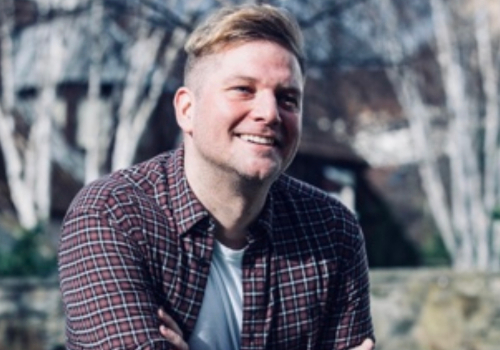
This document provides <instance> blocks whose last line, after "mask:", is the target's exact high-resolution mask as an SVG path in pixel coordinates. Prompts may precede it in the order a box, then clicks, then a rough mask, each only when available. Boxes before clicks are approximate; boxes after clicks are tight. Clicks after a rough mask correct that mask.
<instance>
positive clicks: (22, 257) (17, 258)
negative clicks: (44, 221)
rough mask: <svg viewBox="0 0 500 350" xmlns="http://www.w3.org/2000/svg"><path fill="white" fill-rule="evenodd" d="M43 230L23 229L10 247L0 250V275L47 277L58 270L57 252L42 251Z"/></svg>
mask: <svg viewBox="0 0 500 350" xmlns="http://www.w3.org/2000/svg"><path fill="white" fill-rule="evenodd" d="M43 233H44V232H43V230H42V229H41V228H40V227H37V228H35V229H33V230H24V231H22V232H21V233H20V234H19V235H18V237H19V238H17V239H16V240H15V241H14V244H12V245H11V247H10V249H9V248H7V249H6V248H5V247H2V248H3V249H2V250H0V277H20V276H37V277H47V276H49V275H51V274H53V273H55V272H56V271H57V258H56V256H55V254H49V255H48V256H45V255H44V254H42V252H41V251H40V241H41V240H42V238H43Z"/></svg>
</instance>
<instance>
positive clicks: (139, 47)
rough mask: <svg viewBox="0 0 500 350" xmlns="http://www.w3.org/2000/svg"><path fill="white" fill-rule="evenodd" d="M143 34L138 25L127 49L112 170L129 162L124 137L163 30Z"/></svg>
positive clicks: (131, 159) (127, 133)
mask: <svg viewBox="0 0 500 350" xmlns="http://www.w3.org/2000/svg"><path fill="white" fill-rule="evenodd" d="M147 34H148V29H147V28H145V27H141V31H140V35H139V38H138V39H137V41H136V42H135V43H134V44H132V46H131V47H130V48H129V51H128V58H129V71H128V74H127V78H126V81H125V88H124V91H123V95H122V99H121V103H120V107H119V109H118V126H117V130H116V140H115V145H114V149H113V156H112V169H113V170H117V169H121V168H124V167H127V166H128V165H130V164H131V163H132V161H133V157H134V154H133V150H132V149H131V147H130V145H129V142H128V141H129V140H128V138H129V137H130V135H131V132H132V124H133V118H134V115H135V113H136V110H137V105H138V103H139V102H138V100H139V95H140V94H141V93H142V92H143V91H144V86H145V84H146V79H147V75H148V73H150V71H151V69H152V67H154V64H155V58H156V56H157V55H158V50H159V48H160V46H161V41H162V39H163V36H164V33H163V31H162V30H158V29H157V30H155V31H154V32H153V33H152V34H151V35H150V36H149V37H148V36H147Z"/></svg>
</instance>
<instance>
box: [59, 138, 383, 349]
mask: <svg viewBox="0 0 500 350" xmlns="http://www.w3.org/2000/svg"><path fill="white" fill-rule="evenodd" d="M213 232H214V221H213V219H212V218H211V216H210V215H209V213H208V212H207V211H206V210H205V208H204V207H203V206H202V204H201V203H200V202H199V201H198V200H197V198H196V197H195V195H194V194H193V192H192V191H191V189H190V187H189V185H188V183H187V180H186V178H185V176H184V170H183V148H182V147H181V148H179V149H177V150H175V151H172V152H169V153H165V154H162V155H159V156H157V157H155V158H153V159H151V160H149V161H147V162H144V163H141V164H138V165H135V166H133V167H131V168H129V169H125V170H121V171H118V172H116V173H113V174H111V175H109V176H107V177H105V178H103V179H100V180H98V181H96V182H94V183H92V184H90V185H88V186H86V187H85V188H84V189H83V190H82V191H80V193H79V194H78V195H77V196H76V198H75V199H74V201H73V203H72V205H71V207H70V209H69V210H68V213H67V215H66V218H65V221H64V224H63V228H62V235H61V241H60V248H59V273H60V283H61V290H62V295H63V301H64V306H65V312H66V334H67V348H68V349H75V350H76V349H171V348H172V347H171V345H169V343H168V342H167V341H166V340H165V339H164V338H163V337H162V336H161V335H160V333H159V331H158V326H159V320H158V318H157V309H158V308H159V307H160V306H162V307H164V309H165V310H166V311H167V312H168V313H169V314H170V315H171V316H172V317H173V318H174V319H175V320H176V321H177V322H178V324H179V326H180V327H181V329H182V331H183V332H184V336H185V338H186V339H187V338H188V337H189V335H190V334H191V332H192V330H193V328H194V325H195V323H196V319H197V315H198V312H199V310H200V306H201V303H202V300H203V293H204V289H205V285H206V281H207V275H208V273H209V268H210V262H211V257H212V246H213V240H214V235H213ZM242 272H243V326H242V333H241V349H245V350H247V349H248V350H249V349H283V350H294V349H297V350H298V349H300V350H306V349H309V350H321V349H324V350H327V349H328V350H341V349H350V348H352V347H354V346H356V345H358V344H360V343H361V342H362V341H363V340H364V339H365V338H367V337H372V338H373V330H372V323H371V317H370V309H369V285H368V269H367V263H366V254H365V248H364V240H363V236H362V234H361V232H360V229H359V226H358V224H357V222H356V220H355V218H354V217H353V215H352V214H351V213H350V212H349V211H348V210H347V209H345V208H344V207H343V206H342V205H341V204H339V203H338V201H336V200H335V199H333V198H331V197H330V196H328V195H327V194H325V193H323V192H321V191H319V190H317V189H315V188H313V187H311V186H309V185H306V184H304V183H302V182H299V181H297V180H294V179H292V178H290V177H288V176H286V175H282V176H281V177H280V178H279V179H278V180H277V181H276V182H275V183H274V184H273V186H272V187H271V190H270V192H269V195H268V198H267V201H266V204H265V207H264V209H263V211H262V213H261V215H260V216H259V217H258V219H257V220H256V221H255V222H254V224H252V226H251V227H250V229H249V233H248V248H247V250H246V252H245V255H244V258H243V263H242Z"/></svg>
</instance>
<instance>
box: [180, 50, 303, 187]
mask: <svg viewBox="0 0 500 350" xmlns="http://www.w3.org/2000/svg"><path fill="white" fill-rule="evenodd" d="M198 65H199V67H195V68H194V69H195V70H194V72H193V73H194V74H195V75H194V76H193V78H194V79H192V80H191V81H194V83H193V84H192V85H195V86H190V88H191V89H189V88H181V89H180V90H179V91H178V92H177V95H176V98H175V104H176V111H177V118H178V121H179V125H180V126H181V128H182V129H183V131H184V135H185V144H186V161H189V162H194V163H197V164H195V166H201V167H200V169H203V170H204V171H212V170H214V171H223V172H226V173H227V172H229V173H232V174H236V175H238V176H239V177H240V178H244V179H248V180H260V181H264V180H269V179H274V178H275V177H276V176H277V175H279V174H280V173H281V172H282V171H284V169H285V168H286V167H287V166H288V165H289V163H290V162H291V160H292V159H293V157H294V155H295V153H296V150H297V146H298V142H299V138H300V134H301V123H302V92H303V77H302V73H301V70H300V67H299V64H298V61H297V59H296V57H295V56H294V55H293V54H292V53H291V52H290V51H288V50H287V49H285V48H283V47H282V46H280V45H277V44H275V43H272V42H268V41H251V42H248V43H241V44H238V45H233V46H230V47H228V48H225V49H224V50H223V51H221V52H219V53H216V54H212V55H210V56H208V57H206V58H203V59H202V61H201V62H200V63H198Z"/></svg>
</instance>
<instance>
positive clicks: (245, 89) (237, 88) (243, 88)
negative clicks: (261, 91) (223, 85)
mask: <svg viewBox="0 0 500 350" xmlns="http://www.w3.org/2000/svg"><path fill="white" fill-rule="evenodd" d="M233 90H235V91H239V92H245V93H250V92H252V89H251V88H250V87H249V86H244V85H240V86H235V87H233Z"/></svg>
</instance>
